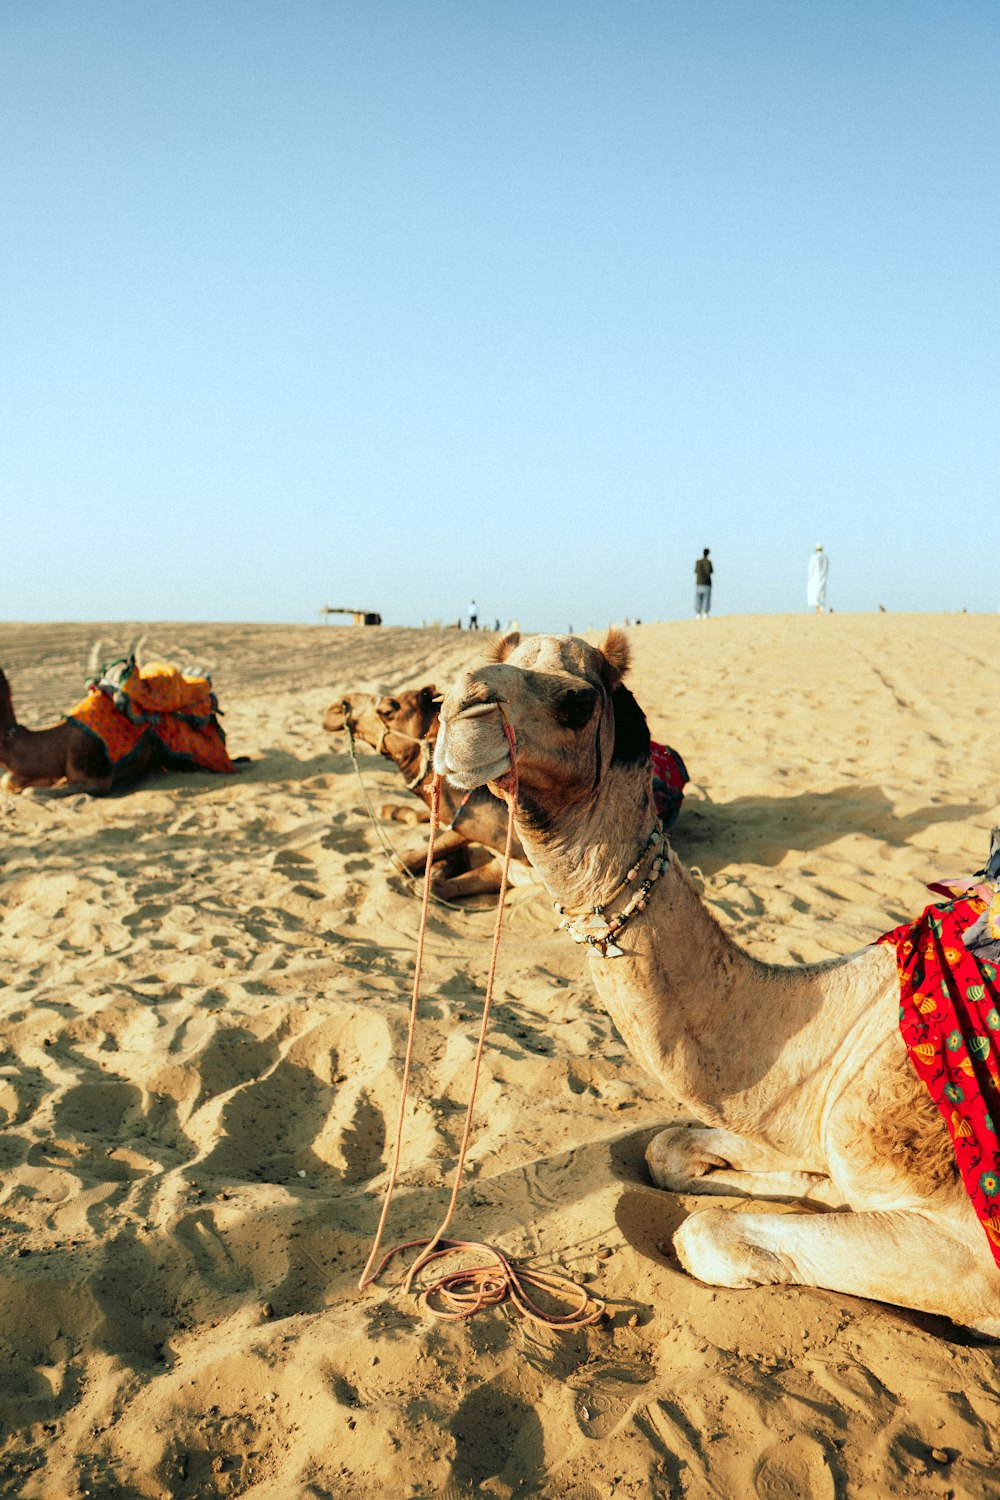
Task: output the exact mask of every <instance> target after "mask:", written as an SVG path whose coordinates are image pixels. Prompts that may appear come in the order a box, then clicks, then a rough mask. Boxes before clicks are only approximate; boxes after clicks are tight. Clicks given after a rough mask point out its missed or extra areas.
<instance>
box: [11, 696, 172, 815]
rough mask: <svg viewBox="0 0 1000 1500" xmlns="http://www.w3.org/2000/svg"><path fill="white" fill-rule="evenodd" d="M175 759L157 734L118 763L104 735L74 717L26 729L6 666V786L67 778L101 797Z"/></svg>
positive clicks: (15, 789) (18, 789)
mask: <svg viewBox="0 0 1000 1500" xmlns="http://www.w3.org/2000/svg"><path fill="white" fill-rule="evenodd" d="M171 764H172V762H171V758H170V757H169V756H168V755H167V752H166V751H165V750H164V748H163V746H162V745H161V744H160V742H159V740H157V739H156V738H155V737H154V736H153V735H146V736H145V737H144V738H143V739H142V740H141V742H140V744H139V745H138V746H137V748H136V751H135V753H134V754H133V755H131V756H129V758H128V760H127V761H123V762H122V763H121V764H120V765H118V766H115V767H112V765H111V759H110V756H109V755H108V752H107V750H106V749H105V747H104V746H103V744H102V743H101V741H100V740H99V739H96V738H95V737H94V735H92V734H90V733H88V731H87V730H86V729H81V728H80V726H79V724H74V723H72V722H71V721H70V720H69V719H64V720H63V721H62V723H61V724H53V725H51V726H50V727H49V728H48V729H25V728H24V727H23V726H22V725H20V724H19V723H18V722H17V719H16V718H15V716H14V705H13V702H12V701H11V695H10V684H9V683H8V681H7V678H6V675H5V674H4V673H3V672H2V671H0V766H6V768H7V769H6V773H5V775H4V777H3V780H2V782H0V786H2V787H3V789H4V790H5V791H8V792H21V791H24V789H25V787H30V786H40V787H45V786H56V785H57V784H58V783H60V782H66V783H67V784H68V786H70V787H71V788H72V789H73V790H74V791H77V792H90V793H91V795H92V796H95V797H99V796H103V795H104V794H105V793H106V792H110V791H111V790H112V788H114V787H122V786H131V785H132V784H133V783H135V782H137V781H141V780H142V778H143V777H144V776H148V775H149V774H150V773H151V772H152V771H156V770H159V769H161V768H165V767H167V766H169V765H171Z"/></svg>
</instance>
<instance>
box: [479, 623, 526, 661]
mask: <svg viewBox="0 0 1000 1500" xmlns="http://www.w3.org/2000/svg"><path fill="white" fill-rule="evenodd" d="M520 640H521V634H520V631H517V630H512V631H511V632H510V634H509V635H502V636H501V637H500V638H499V640H496V641H494V642H493V644H492V645H491V646H490V647H489V648H488V649H487V652H486V660H487V661H506V660H507V658H508V656H509V655H510V653H511V652H512V651H513V650H514V648H515V646H517V645H518V644H519V643H520Z"/></svg>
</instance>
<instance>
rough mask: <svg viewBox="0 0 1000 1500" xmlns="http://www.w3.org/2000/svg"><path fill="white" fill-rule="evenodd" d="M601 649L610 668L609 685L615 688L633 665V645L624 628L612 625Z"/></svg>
mask: <svg viewBox="0 0 1000 1500" xmlns="http://www.w3.org/2000/svg"><path fill="white" fill-rule="evenodd" d="M600 651H601V655H602V656H603V657H604V660H605V661H606V662H607V664H608V667H609V668H610V671H609V674H608V675H609V677H610V681H609V683H608V686H609V687H610V688H611V689H612V690H613V689H614V688H616V687H617V686H618V684H619V683H620V682H621V680H622V678H623V677H624V676H625V673H626V672H627V671H628V669H629V667H630V666H631V665H632V647H631V646H630V645H629V643H628V636H627V635H626V634H625V632H624V630H618V629H617V628H615V627H614V626H612V628H611V629H610V630H609V631H608V633H607V635H606V636H605V638H604V644H603V645H602V646H601V648H600Z"/></svg>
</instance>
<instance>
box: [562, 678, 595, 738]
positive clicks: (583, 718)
mask: <svg viewBox="0 0 1000 1500" xmlns="http://www.w3.org/2000/svg"><path fill="white" fill-rule="evenodd" d="M596 702H597V692H596V689H594V688H591V687H585V688H570V689H568V691H567V692H565V693H560V694H559V696H558V698H557V699H556V718H557V719H558V720H559V723H560V724H563V725H565V727H566V728H567V729H582V728H583V726H584V724H586V723H587V722H588V720H589V719H590V717H591V715H592V714H593V712H594V705H595V704H596Z"/></svg>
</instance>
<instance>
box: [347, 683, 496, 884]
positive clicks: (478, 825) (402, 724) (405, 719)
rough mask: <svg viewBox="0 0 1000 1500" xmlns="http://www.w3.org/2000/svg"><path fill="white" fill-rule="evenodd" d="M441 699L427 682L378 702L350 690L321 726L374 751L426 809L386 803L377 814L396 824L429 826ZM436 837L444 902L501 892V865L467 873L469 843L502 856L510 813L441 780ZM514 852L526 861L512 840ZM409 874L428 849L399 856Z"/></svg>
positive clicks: (484, 792)
mask: <svg viewBox="0 0 1000 1500" xmlns="http://www.w3.org/2000/svg"><path fill="white" fill-rule="evenodd" d="M439 704H440V696H439V694H438V690H437V688H436V687H434V686H433V685H431V684H428V685H427V686H426V687H422V688H418V689H416V690H415V691H413V690H410V691H406V692H401V693H398V694H397V695H396V696H395V697H389V696H383V697H380V696H379V695H378V694H374V693H358V692H350V693H347V694H345V695H344V696H343V697H342V698H338V699H336V700H335V702H333V703H332V704H331V705H330V707H329V708H328V709H327V711H326V716H325V718H324V720H323V728H324V729H325V730H326V731H327V732H328V733H329V734H335V733H337V732H338V731H340V730H344V729H350V731H351V733H352V735H353V736H354V738H355V739H357V740H362V741H363V742H364V743H365V744H366V745H371V746H372V748H373V749H375V750H377V751H379V753H380V754H381V755H384V756H385V757H386V759H387V760H391V761H393V762H394V763H395V764H396V765H397V766H398V767H399V769H400V771H402V773H403V775H404V777H405V778H406V784H407V786H408V787H409V789H410V791H412V792H414V793H416V795H417V797H419V798H420V800H421V802H423V804H424V806H423V807H419V806H414V807H413V808H412V809H410V808H403V807H400V806H399V805H398V804H396V805H392V804H387V805H386V806H383V807H381V808H380V809H379V812H380V814H381V816H382V817H393V818H395V819H396V820H397V821H399V822H407V823H416V822H426V821H427V820H428V819H429V817H430V813H429V811H428V808H429V807H430V800H431V782H432V780H433V777H434V772H433V769H432V764H431V761H432V753H433V748H434V741H435V739H436V738H437V732H438V709H439ZM441 825H442V827H441V832H440V833H438V835H437V836H436V838H435V840H434V852H435V855H436V856H437V858H436V861H435V871H434V881H433V889H434V892H435V894H436V895H438V896H441V897H443V898H444V899H445V900H452V899H454V898H455V897H456V896H459V897H460V896H480V895H493V894H494V893H495V892H497V891H499V889H500V868H501V862H500V861H499V860H498V859H492V860H490V861H489V863H488V864H484V865H479V866H478V867H476V868H474V869H470V868H469V855H470V852H471V851H470V845H473V844H481V845H484V846H485V847H486V848H487V849H494V850H497V851H500V852H502V851H503V848H504V845H505V842H506V838H507V810H506V807H505V806H504V804H503V803H502V802H500V801H498V799H497V798H496V797H494V796H493V794H492V792H490V791H489V790H488V789H487V788H486V787H484V786H483V787H477V788H475V789H474V790H473V791H471V792H470V793H468V794H466V793H463V792H456V791H455V789H454V788H453V787H451V786H449V785H448V784H447V783H446V782H444V783H442V787H441ZM512 853H513V855H514V857H515V858H516V859H520V860H523V859H524V851H523V850H522V848H521V846H520V844H519V843H518V842H517V841H516V840H515V842H514V845H513V848H512ZM401 857H402V860H403V863H404V865H405V866H406V868H407V869H408V870H409V871H410V873H411V874H412V875H420V874H422V873H423V870H424V865H425V863H426V859H427V851H426V847H424V848H423V849H421V850H419V851H418V852H416V853H414V854H409V855H403V856H401Z"/></svg>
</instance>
